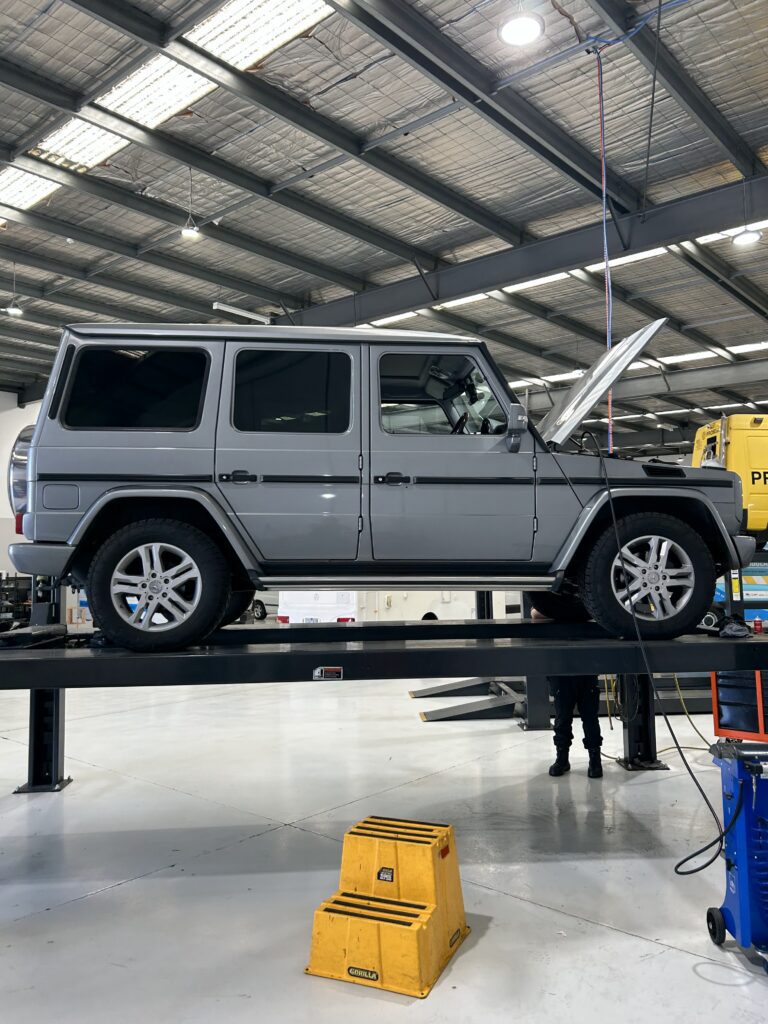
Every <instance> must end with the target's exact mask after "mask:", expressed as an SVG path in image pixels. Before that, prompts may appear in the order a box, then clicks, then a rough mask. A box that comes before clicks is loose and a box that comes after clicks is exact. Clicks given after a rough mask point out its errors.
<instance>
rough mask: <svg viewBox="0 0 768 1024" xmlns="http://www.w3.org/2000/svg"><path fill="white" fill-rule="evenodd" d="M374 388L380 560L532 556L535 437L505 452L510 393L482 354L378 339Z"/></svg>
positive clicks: (374, 516) (373, 496)
mask: <svg viewBox="0 0 768 1024" xmlns="http://www.w3.org/2000/svg"><path fill="white" fill-rule="evenodd" d="M462 382H464V383H462ZM370 392H371V422H370V434H371V442H370V443H371V458H370V474H371V475H370V482H371V487H370V507H371V530H372V538H373V556H374V558H375V559H376V560H377V561H378V560H387V561H397V562H407V563H417V562H431V563H434V562H444V563H446V565H447V566H452V565H454V564H456V563H461V562H496V563H498V562H519V561H528V560H530V558H531V553H532V549H533V529H534V512H535V487H534V470H533V438H532V436H531V435H530V434H528V433H527V434H525V435H524V437H523V441H522V445H521V448H520V451H519V452H517V453H515V454H513V453H511V452H509V451H508V450H507V445H506V436H505V435H506V428H507V410H508V406H509V401H510V400H509V398H508V397H507V396H506V395H505V394H503V393H502V391H501V388H500V387H499V386H498V385H497V384H496V381H495V376H494V374H493V373H492V372H491V370H490V368H489V367H488V366H487V365H486V363H485V360H484V357H483V354H482V351H481V350H480V349H479V348H469V349H468V348H465V347H464V346H455V347H450V346H443V347H441V346H439V345H418V346H416V345H412V344H409V345H407V346H398V345H396V344H395V345H391V346H385V345H377V346H374V347H372V349H371V368H370ZM460 421H463V423H462V422H460ZM454 431H455V432H454Z"/></svg>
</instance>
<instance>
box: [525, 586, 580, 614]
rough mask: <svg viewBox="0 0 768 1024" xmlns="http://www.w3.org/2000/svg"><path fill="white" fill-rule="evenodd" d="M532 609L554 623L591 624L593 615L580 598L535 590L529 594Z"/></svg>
mask: <svg viewBox="0 0 768 1024" xmlns="http://www.w3.org/2000/svg"><path fill="white" fill-rule="evenodd" d="M528 600H529V601H530V602H531V607H532V608H535V609H536V611H537V612H538V613H539V614H540V615H543V616H544V617H545V618H547V619H552V621H553V622H589V620H590V618H591V615H590V614H589V612H588V611H587V609H586V608H585V607H584V604H583V603H582V602H581V601H580V600H579V599H578V597H571V595H570V594H552V593H550V592H549V591H547V590H535V591H533V592H530V593H529V594H528Z"/></svg>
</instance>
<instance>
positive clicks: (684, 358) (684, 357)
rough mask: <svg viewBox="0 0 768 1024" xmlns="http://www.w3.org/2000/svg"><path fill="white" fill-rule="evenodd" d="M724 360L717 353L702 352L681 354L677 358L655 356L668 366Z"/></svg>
mask: <svg viewBox="0 0 768 1024" xmlns="http://www.w3.org/2000/svg"><path fill="white" fill-rule="evenodd" d="M720 358H722V357H721V356H720V355H719V354H718V353H717V352H709V351H701V352H681V353H679V354H678V355H676V356H654V359H656V360H657V361H658V362H660V363H664V365H665V366H667V365H668V364H670V363H692V362H695V361H696V360H697V359H720Z"/></svg>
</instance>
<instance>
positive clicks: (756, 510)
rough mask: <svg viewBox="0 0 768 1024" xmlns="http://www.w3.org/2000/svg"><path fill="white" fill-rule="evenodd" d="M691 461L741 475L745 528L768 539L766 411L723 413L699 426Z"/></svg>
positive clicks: (767, 415) (760, 540)
mask: <svg viewBox="0 0 768 1024" xmlns="http://www.w3.org/2000/svg"><path fill="white" fill-rule="evenodd" d="M692 465H694V466H705V467H706V466H713V465H717V466H722V467H723V468H724V469H729V470H731V471H732V472H734V473H738V474H739V476H740V477H741V483H742V490H743V500H744V511H745V513H746V523H745V528H746V530H747V531H748V532H749V533H751V534H753V535H757V537H758V544H760V543H761V542H762V543H765V542H767V541H768V414H766V415H765V416H759V415H758V416H755V415H754V414H749V415H738V416H722V417H721V418H720V419H719V420H713V422H712V423H707V424H706V426H703V427H699V429H698V430H697V431H696V439H695V441H694V444H693V458H692Z"/></svg>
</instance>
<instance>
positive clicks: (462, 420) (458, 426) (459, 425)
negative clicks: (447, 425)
mask: <svg viewBox="0 0 768 1024" xmlns="http://www.w3.org/2000/svg"><path fill="white" fill-rule="evenodd" d="M468 419H469V413H468V412H463V413H462V414H461V416H459V418H458V419H457V420H456V422H455V423H454V425H453V429H452V430H451V433H452V434H463V433H464V427H466V425H467V420H468Z"/></svg>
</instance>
